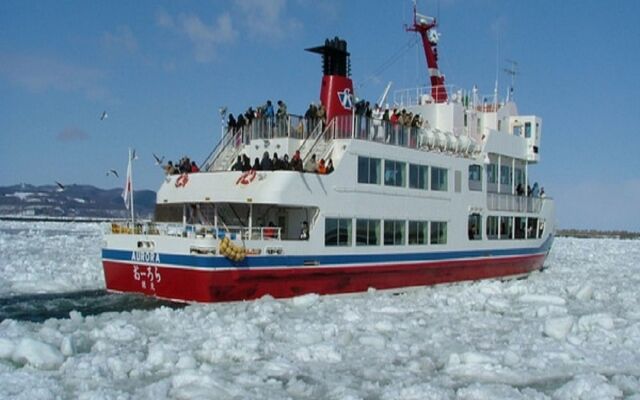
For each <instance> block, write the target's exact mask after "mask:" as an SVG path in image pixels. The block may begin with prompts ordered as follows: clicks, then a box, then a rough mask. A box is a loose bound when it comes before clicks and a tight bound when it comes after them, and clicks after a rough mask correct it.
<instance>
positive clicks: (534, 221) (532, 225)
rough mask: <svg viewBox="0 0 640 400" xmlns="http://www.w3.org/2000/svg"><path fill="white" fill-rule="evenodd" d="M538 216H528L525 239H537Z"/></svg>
mask: <svg viewBox="0 0 640 400" xmlns="http://www.w3.org/2000/svg"><path fill="white" fill-rule="evenodd" d="M537 234H538V218H529V220H528V221H527V239H537V238H538V236H537Z"/></svg>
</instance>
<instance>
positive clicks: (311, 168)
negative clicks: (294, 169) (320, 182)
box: [304, 154, 316, 172]
mask: <svg viewBox="0 0 640 400" xmlns="http://www.w3.org/2000/svg"><path fill="white" fill-rule="evenodd" d="M304 172H316V155H315V154H312V155H311V158H310V159H309V160H308V161H307V162H306V163H305V164H304Z"/></svg>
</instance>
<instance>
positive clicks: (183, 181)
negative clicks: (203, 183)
mask: <svg viewBox="0 0 640 400" xmlns="http://www.w3.org/2000/svg"><path fill="white" fill-rule="evenodd" d="M188 182H189V175H188V174H182V175H180V176H179V177H178V179H176V187H177V188H179V187H184V186H187V183H188Z"/></svg>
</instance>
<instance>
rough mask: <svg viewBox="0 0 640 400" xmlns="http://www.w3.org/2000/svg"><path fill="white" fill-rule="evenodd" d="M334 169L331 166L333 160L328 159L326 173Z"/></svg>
mask: <svg viewBox="0 0 640 400" xmlns="http://www.w3.org/2000/svg"><path fill="white" fill-rule="evenodd" d="M333 170H334V168H333V160H332V159H329V162H328V163H327V174H330V173H332V172H333Z"/></svg>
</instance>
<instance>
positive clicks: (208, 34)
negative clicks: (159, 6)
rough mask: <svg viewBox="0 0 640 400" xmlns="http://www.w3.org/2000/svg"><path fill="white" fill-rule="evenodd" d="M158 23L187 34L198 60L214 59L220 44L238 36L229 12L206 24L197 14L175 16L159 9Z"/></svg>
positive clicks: (207, 60)
mask: <svg viewBox="0 0 640 400" xmlns="http://www.w3.org/2000/svg"><path fill="white" fill-rule="evenodd" d="M156 24H157V25H158V26H160V27H162V28H165V29H169V30H172V31H175V32H178V33H179V34H181V35H184V36H186V37H187V38H188V39H189V41H190V42H191V43H192V44H193V47H194V54H195V59H196V61H198V62H203V63H204V62H209V61H211V60H213V58H214V57H215V54H216V50H217V47H218V46H220V45H222V44H227V43H231V42H233V41H234V40H235V38H236V36H237V32H236V31H235V30H234V28H233V23H232V20H231V16H230V15H229V14H228V13H224V14H221V15H219V16H218V18H217V19H216V20H215V21H214V22H213V23H211V24H206V23H205V22H203V21H202V20H201V19H200V17H199V16H197V15H195V14H180V15H179V16H178V17H177V18H174V17H173V16H171V15H170V14H169V13H167V12H166V11H164V10H159V11H158V12H156Z"/></svg>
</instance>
